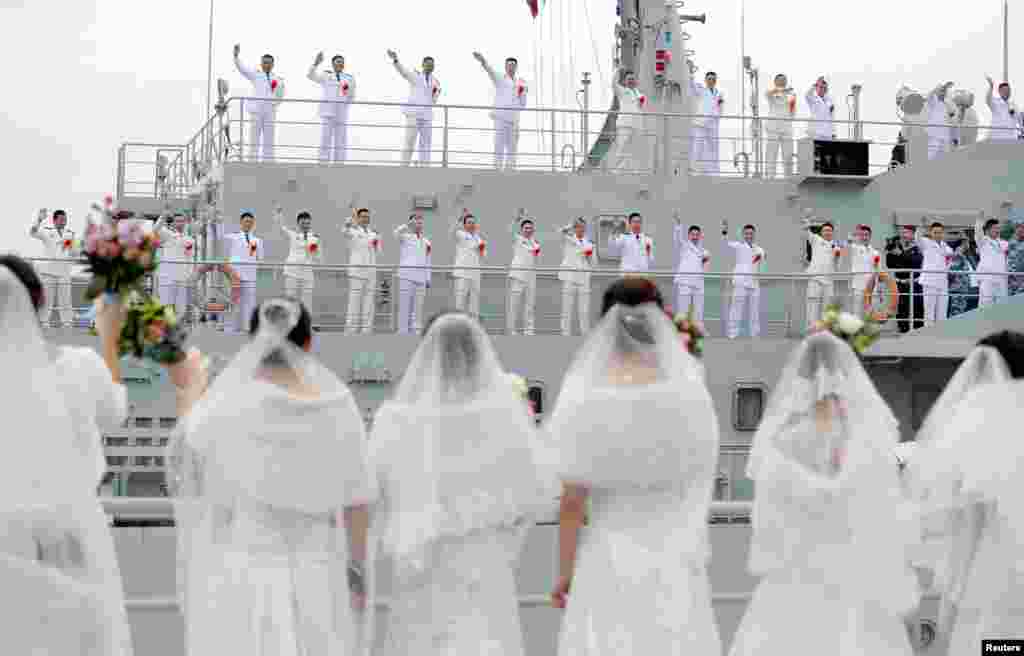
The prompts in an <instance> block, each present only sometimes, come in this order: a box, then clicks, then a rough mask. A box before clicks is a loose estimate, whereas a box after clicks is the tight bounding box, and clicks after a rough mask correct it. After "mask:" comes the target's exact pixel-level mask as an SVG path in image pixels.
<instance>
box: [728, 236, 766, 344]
mask: <svg viewBox="0 0 1024 656" xmlns="http://www.w3.org/2000/svg"><path fill="white" fill-rule="evenodd" d="M725 245H726V246H728V247H729V248H731V249H732V250H733V252H734V253H735V254H736V266H735V267H734V268H733V270H732V272H733V274H734V275H733V278H732V303H731V304H730V307H729V324H728V326H727V329H726V334H727V335H728V337H729V339H735V338H736V337H738V336H739V334H740V322H741V321H743V314H744V310H745V309H749V311H750V336H751V337H757V336H759V335H760V334H761V283H760V281H758V279H757V278H756V277H754V276H752V275H749V274H754V273H760V272H761V267H762V266H763V264H764V257H765V252H764V249H763V248H761V247H760V246H758V245H757V244H748V243H747V242H745V241H732V240H731V239H728V238H726V240H725ZM758 258H759V259H758ZM755 259H757V260H758V261H757V262H755V261H754V260H755Z"/></svg>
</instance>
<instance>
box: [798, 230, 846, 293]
mask: <svg viewBox="0 0 1024 656" xmlns="http://www.w3.org/2000/svg"><path fill="white" fill-rule="evenodd" d="M807 243H808V244H810V245H811V262H810V264H808V265H807V270H806V271H805V273H808V274H812V275H816V276H818V277H816V278H815V280H816V281H818V282H820V283H826V284H827V283H831V282H832V278H831V277H829V275H828V274H832V273H835V272H836V262H837V261H838V259H839V258H837V257H836V252H837V251H839V245H838V244H836V242H835V241H829V240H826V239H824V238H823V237H822V236H821V235H816V234H814V233H813V232H811V231H810V230H808V231H807Z"/></svg>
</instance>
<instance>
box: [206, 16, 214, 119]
mask: <svg viewBox="0 0 1024 656" xmlns="http://www.w3.org/2000/svg"><path fill="white" fill-rule="evenodd" d="M212 116H213V0H210V34H209V40H208V42H207V49H206V122H207V123H209V122H210V118H211V117H212Z"/></svg>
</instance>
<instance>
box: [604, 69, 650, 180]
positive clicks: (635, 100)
mask: <svg viewBox="0 0 1024 656" xmlns="http://www.w3.org/2000/svg"><path fill="white" fill-rule="evenodd" d="M620 79H622V84H620V83H619V80H620ZM612 90H613V91H614V93H615V97H616V98H618V99H619V114H618V117H617V118H616V120H615V147H614V148H615V150H614V152H613V153H612V156H611V157H610V158H608V161H609V162H610V164H611V167H612V168H613V169H625V170H627V171H637V170H646V168H647V161H646V158H645V155H646V152H647V148H646V147H645V146H644V144H646V143H647V139H646V136H645V135H644V117H643V116H639V114H641V113H642V112H643V111H644V107H646V106H647V96H645V95H644V94H642V93H640V89H638V88H637V79H636V73H634V72H633V71H625V70H622V69H619V71H617V72H616V74H615V75H614V76H613V77H612Z"/></svg>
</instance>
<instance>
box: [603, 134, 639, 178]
mask: <svg viewBox="0 0 1024 656" xmlns="http://www.w3.org/2000/svg"><path fill="white" fill-rule="evenodd" d="M639 140H640V139H639V131H638V130H637V129H636V128H634V127H632V126H629V125H624V126H619V127H618V129H617V130H616V131H615V147H614V150H613V151H612V156H611V157H610V158H608V163H609V165H610V168H612V169H620V168H626V169H627V170H633V169H636V168H639V162H637V158H636V157H634V155H635V153H636V149H637V145H638V142H639Z"/></svg>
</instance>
